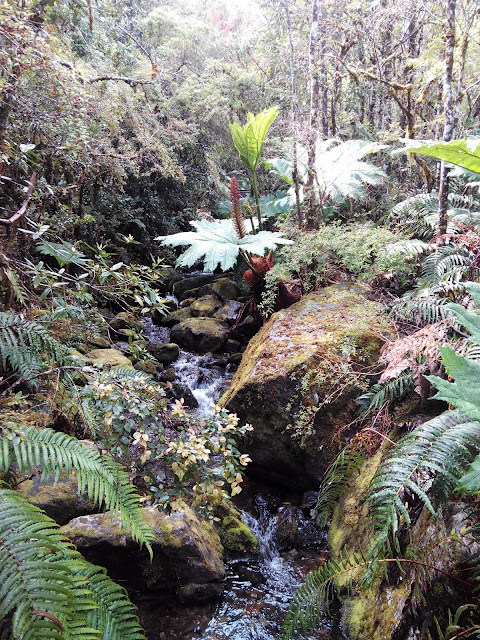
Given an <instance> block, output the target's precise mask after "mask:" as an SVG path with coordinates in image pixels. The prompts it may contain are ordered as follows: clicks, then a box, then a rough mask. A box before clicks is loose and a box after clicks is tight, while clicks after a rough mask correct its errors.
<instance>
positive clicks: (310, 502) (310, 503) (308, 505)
mask: <svg viewBox="0 0 480 640" xmlns="http://www.w3.org/2000/svg"><path fill="white" fill-rule="evenodd" d="M317 500H318V491H306V492H305V493H304V494H303V500H302V509H314V508H315V506H316V504H317Z"/></svg>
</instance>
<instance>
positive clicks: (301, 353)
mask: <svg viewBox="0 0 480 640" xmlns="http://www.w3.org/2000/svg"><path fill="white" fill-rule="evenodd" d="M367 293H368V288H367V287H366V286H363V285H362V286H361V285H358V284H351V283H343V284H338V285H334V286H331V287H328V288H325V289H323V290H322V291H319V292H316V293H311V294H309V295H308V296H305V297H304V298H303V299H302V300H300V301H299V302H297V303H296V304H294V305H293V306H291V307H289V308H288V309H285V310H282V311H279V312H277V313H275V314H273V316H272V317H271V319H270V320H269V321H268V323H267V324H266V325H264V326H263V327H262V329H261V330H260V331H259V333H258V334H257V335H256V336H255V337H254V338H253V339H252V340H251V341H250V343H249V345H248V347H247V349H246V351H245V353H244V354H243V357H242V362H241V364H240V367H239V368H238V370H237V372H236V373H235V375H234V378H233V380H232V384H231V386H230V389H229V390H228V391H227V392H226V393H225V394H224V396H223V397H222V399H221V405H222V406H225V407H226V408H227V409H228V410H229V411H230V412H233V413H237V415H238V416H239V418H240V422H242V423H243V422H249V423H251V424H252V425H253V427H254V431H253V432H251V436H249V440H248V441H247V443H246V445H245V447H246V450H247V451H248V452H250V455H251V457H252V460H253V465H251V466H249V469H250V472H251V473H252V472H253V473H257V474H259V475H262V476H263V477H266V478H268V479H270V480H272V481H277V482H283V483H284V484H288V485H289V486H292V485H296V486H297V487H298V488H299V489H300V488H303V489H308V488H312V485H317V483H318V482H319V480H320V479H321V477H322V475H323V473H324V471H325V470H326V468H327V467H328V465H329V464H330V463H331V462H332V461H333V459H334V458H335V456H336V455H337V453H338V452H339V450H340V449H341V447H342V446H343V444H344V441H343V440H344V439H343V437H342V436H341V435H339V437H338V438H335V434H340V433H341V430H342V429H343V428H344V427H345V425H348V424H349V423H350V422H351V421H352V419H353V418H354V417H355V415H356V409H357V405H356V403H355V400H354V399H355V398H356V397H357V396H359V395H360V394H361V393H362V392H363V391H364V387H363V388H362V384H361V383H363V384H365V381H366V378H363V379H362V378H361V376H360V375H359V377H358V378H357V379H356V380H352V381H351V383H349V384H346V383H345V372H346V371H348V367H349V354H350V353H351V354H352V356H351V357H352V359H354V360H355V362H356V363H358V365H360V367H363V366H368V365H372V364H374V363H375V362H376V361H377V359H378V355H379V352H380V348H381V346H382V344H383V342H384V339H383V337H382V336H388V335H393V327H392V325H391V324H390V322H389V320H388V319H387V316H386V312H385V310H384V309H383V307H382V306H381V305H379V304H376V303H374V302H371V301H370V300H367V298H366V294H367ZM338 379H340V382H337V380H338ZM326 399H327V400H328V402H327V403H325V404H324V405H323V406H322V403H323V401H324V400H326ZM301 419H303V421H304V423H305V424H306V428H305V429H304V430H303V431H302V432H299V433H297V434H296V436H297V437H292V435H293V434H294V432H293V431H292V430H289V429H287V428H288V427H289V426H291V425H295V424H298V423H299V421H300V420H301ZM299 436H301V438H303V442H304V447H300V444H299ZM301 438H300V439H301ZM273 443H274V446H273Z"/></svg>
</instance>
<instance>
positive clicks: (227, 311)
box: [215, 300, 243, 351]
mask: <svg viewBox="0 0 480 640" xmlns="http://www.w3.org/2000/svg"><path fill="white" fill-rule="evenodd" d="M242 307H243V304H242V303H241V302H237V301H236V300H225V302H224V303H223V305H222V306H221V307H220V309H218V311H217V312H216V313H215V318H218V319H219V320H221V321H222V322H228V324H233V323H234V322H235V320H236V319H237V317H238V312H239V311H240V309H241V308H242ZM237 351H238V349H237Z"/></svg>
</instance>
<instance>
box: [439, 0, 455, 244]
mask: <svg viewBox="0 0 480 640" xmlns="http://www.w3.org/2000/svg"><path fill="white" fill-rule="evenodd" d="M455 8H456V0H447V25H446V33H445V75H444V80H443V108H444V112H445V124H444V129H443V140H444V142H450V140H451V139H452V136H453V127H454V114H453V95H452V75H453V55H454V51H455ZM447 209H448V169H446V168H445V163H444V162H443V161H442V163H441V168H440V185H439V192H438V234H439V235H442V234H444V233H446V232H447Z"/></svg>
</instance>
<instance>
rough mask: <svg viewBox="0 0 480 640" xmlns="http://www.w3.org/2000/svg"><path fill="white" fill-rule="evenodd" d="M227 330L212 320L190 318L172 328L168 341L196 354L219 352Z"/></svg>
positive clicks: (220, 323) (218, 322)
mask: <svg viewBox="0 0 480 640" xmlns="http://www.w3.org/2000/svg"><path fill="white" fill-rule="evenodd" d="M227 334H228V328H227V326H226V325H224V324H223V323H222V322H220V321H219V320H216V319H214V318H190V319H189V320H185V321H184V322H181V323H180V324H177V325H176V326H174V327H173V328H172V331H171V334H170V339H171V340H173V341H174V342H176V343H177V344H178V345H180V347H182V348H184V349H187V350H189V351H195V352H197V353H207V352H208V351H212V352H214V351H219V350H220V349H221V348H222V346H223V344H224V342H225V340H226V338H227Z"/></svg>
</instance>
